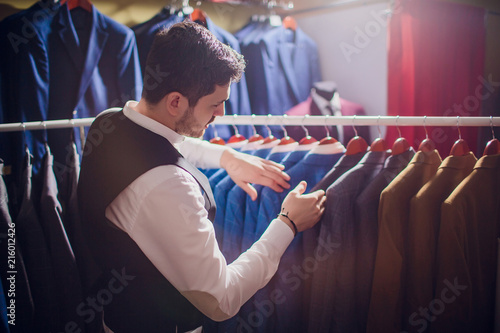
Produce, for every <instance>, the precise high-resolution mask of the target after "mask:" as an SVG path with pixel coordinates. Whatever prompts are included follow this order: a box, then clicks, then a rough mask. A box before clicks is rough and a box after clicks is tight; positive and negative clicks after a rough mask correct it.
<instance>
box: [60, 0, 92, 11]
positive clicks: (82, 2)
mask: <svg viewBox="0 0 500 333" xmlns="http://www.w3.org/2000/svg"><path fill="white" fill-rule="evenodd" d="M65 3H67V4H68V9H69V10H72V9H75V8H77V7H80V8H83V9H85V10H86V11H88V12H92V3H91V2H90V0H61V1H60V4H61V5H64V4H65Z"/></svg>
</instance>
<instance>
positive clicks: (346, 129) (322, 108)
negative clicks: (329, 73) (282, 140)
mask: <svg viewBox="0 0 500 333" xmlns="http://www.w3.org/2000/svg"><path fill="white" fill-rule="evenodd" d="M336 92H337V84H336V83H335V82H333V81H322V82H316V83H314V85H313V89H311V93H310V95H309V97H308V98H307V99H306V100H305V101H304V102H301V103H299V104H297V105H295V106H294V107H292V108H291V109H290V110H288V111H286V114H287V115H289V116H305V115H311V116H334V110H333V106H332V103H331V101H332V99H333V96H334V94H335V93H336ZM339 100H340V111H341V113H342V116H354V115H357V116H364V115H366V112H365V109H364V108H363V107H362V106H361V105H359V104H357V103H354V102H351V101H348V100H346V99H343V98H341V97H340V98H339ZM306 128H307V130H308V131H309V134H310V135H311V136H312V137H314V138H316V139H318V140H320V139H322V138H324V137H325V136H326V131H325V127H324V126H306ZM328 130H329V132H330V136H332V137H334V138H336V139H337V140H339V141H341V142H342V143H344V144H347V143H348V142H349V140H351V139H352V138H353V137H354V136H355V135H356V134H355V132H354V129H353V128H352V126H341V125H339V126H328ZM357 131H358V135H359V136H361V137H362V138H364V139H365V140H367V141H369V140H370V129H369V127H368V126H360V127H358V128H357ZM287 133H288V135H289V136H290V137H292V138H294V139H295V140H300V139H302V138H303V137H304V129H303V128H302V127H301V126H287ZM340 134H342V135H340Z"/></svg>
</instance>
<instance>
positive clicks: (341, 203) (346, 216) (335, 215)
mask: <svg viewBox="0 0 500 333" xmlns="http://www.w3.org/2000/svg"><path fill="white" fill-rule="evenodd" d="M386 158H387V152H386V151H382V152H368V153H366V154H365V155H364V157H363V158H362V159H361V161H359V163H358V164H357V165H356V166H355V167H353V168H352V169H350V170H349V171H347V172H346V173H344V174H343V175H342V176H340V177H339V178H338V179H337V180H336V181H335V182H334V183H333V184H332V185H330V186H329V187H328V189H327V190H326V201H327V205H326V210H325V214H324V215H323V217H322V218H321V220H320V222H319V223H321V227H320V232H319V239H320V240H321V242H320V244H321V245H320V246H323V245H322V244H331V247H332V249H330V251H331V252H330V253H328V254H329V255H328V256H327V258H326V259H325V260H323V261H322V262H321V263H318V267H317V269H316V270H315V272H314V277H313V281H312V294H311V308H310V310H309V313H310V316H311V317H312V318H311V317H310V320H309V330H310V331H317V330H319V331H324V332H328V331H330V330H333V331H338V332H355V331H356V320H357V315H356V312H355V303H354V298H355V265H356V237H357V231H358V228H357V226H356V223H355V202H356V198H357V197H358V195H359V194H360V193H361V191H362V190H363V189H364V188H365V187H366V186H367V185H368V184H369V183H370V181H371V180H372V179H373V178H374V177H375V175H376V174H377V173H378V172H379V171H380V170H381V169H382V167H383V165H384V161H385V159H386ZM318 316H319V319H318Z"/></svg>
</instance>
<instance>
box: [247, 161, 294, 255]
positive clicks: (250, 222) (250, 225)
mask: <svg viewBox="0 0 500 333" xmlns="http://www.w3.org/2000/svg"><path fill="white" fill-rule="evenodd" d="M289 154H291V152H277V153H272V152H271V154H270V155H269V156H268V157H267V159H268V160H271V161H274V162H278V163H280V162H281V161H282V160H283V159H284V158H286V157H287V155H289ZM285 172H288V170H287V169H286V168H285ZM254 187H255V190H256V191H257V199H255V201H253V200H252V199H251V198H250V196H247V197H246V198H245V211H244V212H243V216H242V219H243V221H242V225H243V237H242V240H241V252H243V251H246V250H247V249H248V248H250V246H252V244H253V243H254V242H255V241H256V240H257V238H256V237H255V228H256V224H257V216H256V214H255V212H258V209H259V204H260V195H261V193H262V190H263V189H264V186H262V185H254Z"/></svg>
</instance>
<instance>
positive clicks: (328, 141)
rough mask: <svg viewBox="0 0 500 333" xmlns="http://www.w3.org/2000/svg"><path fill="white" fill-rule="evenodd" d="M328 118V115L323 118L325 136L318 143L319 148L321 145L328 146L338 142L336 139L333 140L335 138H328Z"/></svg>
mask: <svg viewBox="0 0 500 333" xmlns="http://www.w3.org/2000/svg"><path fill="white" fill-rule="evenodd" d="M328 117H329V115H326V116H325V131H326V136H325V137H324V138H323V139H321V140H320V141H319V145H320V146H322V145H330V144H333V143H335V142H338V141H337V139H335V138H333V137H331V136H330V130H329V129H328V126H327V120H328Z"/></svg>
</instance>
